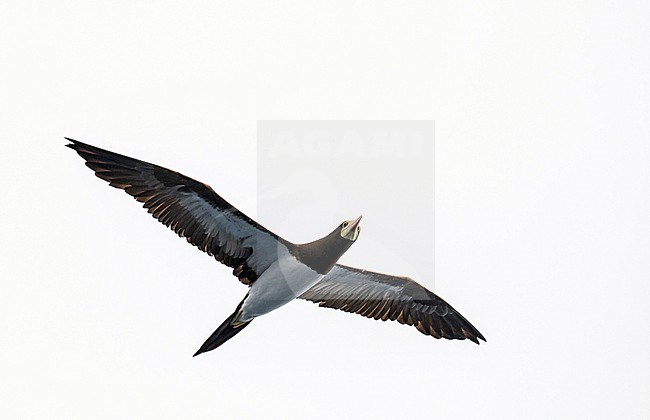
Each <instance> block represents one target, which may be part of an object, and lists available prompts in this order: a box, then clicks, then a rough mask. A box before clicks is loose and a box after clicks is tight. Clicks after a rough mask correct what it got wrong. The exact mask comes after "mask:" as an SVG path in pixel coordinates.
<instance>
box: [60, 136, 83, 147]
mask: <svg viewBox="0 0 650 420" xmlns="http://www.w3.org/2000/svg"><path fill="white" fill-rule="evenodd" d="M63 138H64V139H66V140H67V141H69V142H70V143H67V144H65V147H69V148H71V149H73V150H76V149H77V146H78V145H79V143H80V142H79V141H77V140H75V139H71V138H70V137H63Z"/></svg>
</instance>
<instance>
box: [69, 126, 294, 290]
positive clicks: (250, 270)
mask: <svg viewBox="0 0 650 420" xmlns="http://www.w3.org/2000/svg"><path fill="white" fill-rule="evenodd" d="M66 140H69V141H70V144H68V145H67V146H68V147H70V148H71V149H73V150H75V151H76V152H77V153H78V154H79V156H81V157H82V158H83V159H84V160H85V161H86V166H88V167H89V168H90V169H92V170H93V171H94V172H95V175H97V176H98V177H99V178H101V179H103V180H104V181H106V182H108V183H109V185H110V186H112V187H115V188H119V189H121V190H124V191H125V192H126V193H127V194H129V195H131V196H133V197H134V198H135V199H136V200H138V201H139V202H141V203H142V204H143V205H144V207H145V208H146V209H147V210H148V211H149V213H151V215H152V216H153V217H155V218H156V219H158V221H160V222H161V223H163V224H165V225H166V226H168V227H170V228H171V229H172V230H173V231H174V232H176V233H177V234H178V235H179V236H181V237H184V238H186V239H187V241H188V242H189V243H191V244H192V245H194V246H196V247H198V248H199V249H201V250H202V251H204V252H206V253H208V254H209V255H213V256H214V257H215V258H216V259H217V261H219V262H221V263H223V264H225V265H227V266H229V267H231V268H233V274H234V275H235V276H237V278H239V280H240V281H241V282H242V283H244V284H248V285H250V284H252V283H253V282H254V281H255V280H256V279H257V278H258V277H259V276H260V275H261V274H262V272H264V271H265V270H266V269H267V268H268V267H269V266H270V265H271V264H273V262H274V261H276V260H277V259H278V258H279V256H281V255H283V254H285V253H287V252H289V251H288V250H289V248H290V247H292V246H293V244H291V243H290V242H288V241H285V240H284V239H282V238H280V237H279V236H277V235H275V234H274V233H272V232H270V231H269V230H267V229H265V228H264V227H263V226H261V225H259V224H258V223H257V222H255V221H254V220H253V219H251V218H250V217H248V216H246V215H245V214H244V213H242V212H241V211H239V210H238V209H237V208H235V207H234V206H232V205H231V204H230V203H228V202H227V201H226V200H224V199H223V198H221V196H219V195H218V194H217V193H216V192H214V190H213V189H212V188H210V187H209V186H208V185H205V184H203V183H201V182H198V181H195V180H194V179H192V178H189V177H187V176H185V175H183V174H180V173H178V172H175V171H171V170H169V169H166V168H163V167H162V166H158V165H154V164H152V163H147V162H143V161H141V160H137V159H133V158H130V157H128V156H123V155H120V154H117V153H113V152H109V151H108V150H103V149H100V148H98V147H94V146H91V145H88V144H84V143H82V142H80V141H77V140H72V139H69V138H66Z"/></svg>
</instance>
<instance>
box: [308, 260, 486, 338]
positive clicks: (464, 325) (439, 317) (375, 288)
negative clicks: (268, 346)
mask: <svg viewBox="0 0 650 420" xmlns="http://www.w3.org/2000/svg"><path fill="white" fill-rule="evenodd" d="M300 298H301V299H306V300H309V301H312V302H314V303H318V304H319V306H321V307H325V308H334V309H340V310H342V311H345V312H354V313H357V314H360V315H363V316H365V317H367V318H374V319H381V320H382V321H386V320H389V319H390V320H391V321H397V322H399V323H401V324H407V325H412V326H414V327H416V328H417V329H418V331H420V332H421V333H422V334H425V335H431V336H433V337H435V338H446V339H450V340H464V339H466V338H467V339H469V340H472V341H473V342H475V343H476V344H479V341H478V339H481V340H483V341H485V338H484V337H483V335H482V334H481V333H480V332H479V331H478V330H477V329H476V328H474V326H473V325H472V324H470V323H469V321H468V320H466V319H465V318H464V317H463V316H462V315H461V314H459V313H458V311H456V310H455V309H454V308H452V307H451V305H449V304H448V303H447V302H445V301H444V300H442V299H441V298H440V297H438V296H436V295H435V294H434V293H433V292H431V291H429V290H427V289H426V288H424V287H423V286H421V285H419V284H418V283H416V282H414V281H413V280H411V279H410V278H407V277H397V276H390V275H386V274H381V273H374V272H372V271H366V270H360V269H357V268H352V267H346V266H344V265H340V264H337V265H335V266H334V268H332V270H331V271H330V272H329V273H328V274H327V275H326V276H325V278H324V279H323V280H321V281H320V282H318V283H316V285H314V286H312V288H311V289H309V290H307V291H306V292H305V293H303V294H302V295H301V296H300Z"/></svg>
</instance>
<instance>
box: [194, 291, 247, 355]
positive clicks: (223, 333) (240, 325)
mask: <svg viewBox="0 0 650 420" xmlns="http://www.w3.org/2000/svg"><path fill="white" fill-rule="evenodd" d="M247 296H248V295H247ZM244 300H246V298H244ZM244 300H242V301H241V302H240V303H239V305H238V306H237V309H235V312H233V314H232V315H230V316H229V317H228V318H226V320H225V321H223V323H222V324H221V325H220V326H219V328H217V329H216V331H215V332H213V333H212V335H211V336H210V338H208V339H207V340H206V341H205V343H203V345H202V346H201V348H200V349H199V351H197V352H196V353H194V357H196V356H198V355H199V354H201V353H205V352H207V351H211V350H214V349H216V348H217V347H219V346H220V345H222V344H223V343H225V342H226V341H228V340H230V339H231V338H233V337H234V336H235V335H237V333H239V332H240V331H241V330H243V329H244V328H246V326H247V325H248V324H250V323H251V322H252V321H253V320H252V319H251V320H249V321H245V322H242V321H240V320H239V316H240V315H241V307H242V305H243V304H244Z"/></svg>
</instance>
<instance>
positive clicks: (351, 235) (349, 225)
mask: <svg viewBox="0 0 650 420" xmlns="http://www.w3.org/2000/svg"><path fill="white" fill-rule="evenodd" d="M359 223H361V216H359V217H357V218H356V219H355V220H346V221H345V222H343V223H341V226H339V228H340V231H341V237H343V238H345V239H347V240H349V241H352V242H354V241H356V240H357V238H358V237H359V233H361V227H360V226H359Z"/></svg>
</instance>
